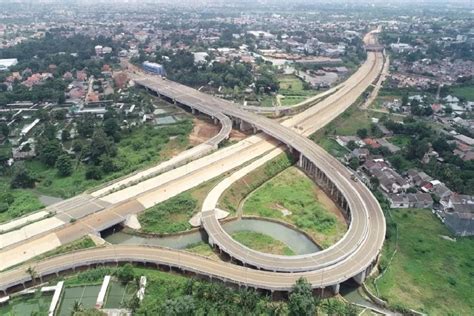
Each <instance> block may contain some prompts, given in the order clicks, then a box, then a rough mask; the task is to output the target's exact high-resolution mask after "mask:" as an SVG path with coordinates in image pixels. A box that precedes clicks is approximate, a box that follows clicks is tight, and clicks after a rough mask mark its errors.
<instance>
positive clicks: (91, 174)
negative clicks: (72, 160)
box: [86, 165, 102, 180]
mask: <svg viewBox="0 0 474 316" xmlns="http://www.w3.org/2000/svg"><path fill="white" fill-rule="evenodd" d="M86 179H88V180H100V179H102V170H101V169H100V168H99V167H98V166H94V165H92V166H88V167H87V169H86Z"/></svg>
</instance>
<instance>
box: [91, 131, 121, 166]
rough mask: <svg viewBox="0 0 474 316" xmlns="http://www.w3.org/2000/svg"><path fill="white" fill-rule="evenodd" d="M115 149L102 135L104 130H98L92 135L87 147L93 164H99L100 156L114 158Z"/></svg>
mask: <svg viewBox="0 0 474 316" xmlns="http://www.w3.org/2000/svg"><path fill="white" fill-rule="evenodd" d="M115 154H116V148H115V146H114V144H113V142H112V141H110V139H109V138H108V137H107V135H106V134H105V133H104V130H103V129H101V128H99V129H97V130H96V131H95V132H94V134H93V135H92V140H91V143H90V147H89V158H90V159H91V161H92V162H93V163H94V164H98V163H99V162H100V157H101V156H102V155H107V156H111V157H113V156H115Z"/></svg>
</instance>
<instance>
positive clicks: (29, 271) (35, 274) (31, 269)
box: [25, 266, 38, 284]
mask: <svg viewBox="0 0 474 316" xmlns="http://www.w3.org/2000/svg"><path fill="white" fill-rule="evenodd" d="M25 272H26V273H27V274H28V275H29V276H30V277H31V281H32V282H33V284H34V283H35V280H36V278H37V277H38V272H36V269H35V268H34V267H32V266H29V267H28V268H27V269H26V271H25Z"/></svg>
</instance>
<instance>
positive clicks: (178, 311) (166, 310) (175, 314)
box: [159, 295, 195, 316]
mask: <svg viewBox="0 0 474 316" xmlns="http://www.w3.org/2000/svg"><path fill="white" fill-rule="evenodd" d="M194 310H195V307H194V299H193V297H192V296H189V295H185V296H180V297H177V298H175V299H172V300H166V301H165V302H164V303H163V304H162V305H161V306H160V313H159V314H161V315H169V316H186V315H192V314H193V312H194Z"/></svg>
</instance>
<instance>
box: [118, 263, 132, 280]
mask: <svg viewBox="0 0 474 316" xmlns="http://www.w3.org/2000/svg"><path fill="white" fill-rule="evenodd" d="M115 275H116V276H117V278H118V279H119V280H120V282H122V283H124V284H127V283H128V282H130V281H132V280H133V279H134V278H135V272H134V271H133V266H132V265H131V264H130V263H127V264H126V265H124V266H122V267H120V268H119V269H118V270H117V272H116V274H115Z"/></svg>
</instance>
